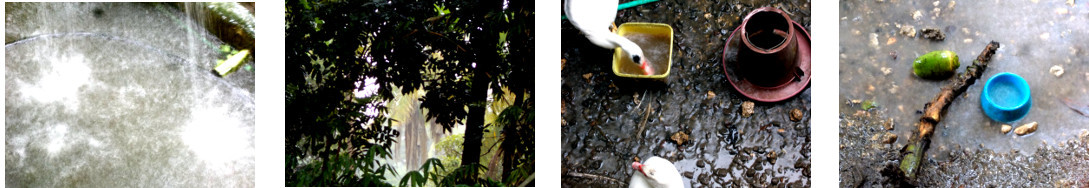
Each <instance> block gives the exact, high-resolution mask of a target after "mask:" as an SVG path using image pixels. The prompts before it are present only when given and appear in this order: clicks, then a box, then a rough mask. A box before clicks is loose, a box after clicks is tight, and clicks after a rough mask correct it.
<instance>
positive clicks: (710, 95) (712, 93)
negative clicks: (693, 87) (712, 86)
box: [707, 91, 715, 99]
mask: <svg viewBox="0 0 1089 188" xmlns="http://www.w3.org/2000/svg"><path fill="white" fill-rule="evenodd" d="M707 98H708V99H710V98H715V92H714V91H707Z"/></svg>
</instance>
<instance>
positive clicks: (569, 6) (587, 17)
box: [563, 0, 654, 75]
mask: <svg viewBox="0 0 1089 188" xmlns="http://www.w3.org/2000/svg"><path fill="white" fill-rule="evenodd" d="M619 5H620V0H564V7H563V11H564V13H565V14H566V15H567V20H570V21H571V24H572V25H575V27H576V28H578V29H579V30H580V31H582V34H583V35H586V39H589V40H590V42H592V43H594V44H595V45H597V46H601V47H602V48H607V49H615V48H616V47H620V49H621V50H624V52H627V53H628V54H629V55H631V60H632V61H633V62H635V64H638V65H639V68H642V69H643V72H644V73H645V74H647V75H651V74H654V69H653V68H651V67H650V63H648V62H647V58H646V56H644V55H643V49H642V48H639V45H636V44H635V43H634V42H631V40H628V39H627V38H624V37H621V36H620V35H617V34H616V33H613V32H611V31H609V26H610V25H612V23H613V21H614V20H616V12H617V8H618V7H619Z"/></svg>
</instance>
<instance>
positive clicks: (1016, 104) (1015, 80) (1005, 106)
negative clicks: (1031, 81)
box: [979, 72, 1032, 122]
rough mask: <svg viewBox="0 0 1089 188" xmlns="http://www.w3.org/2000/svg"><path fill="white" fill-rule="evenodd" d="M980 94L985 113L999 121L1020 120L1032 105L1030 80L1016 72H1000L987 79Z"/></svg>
mask: <svg viewBox="0 0 1089 188" xmlns="http://www.w3.org/2000/svg"><path fill="white" fill-rule="evenodd" d="M979 96H980V103H982V105H983V113H986V114H987V116H989V117H991V119H993V120H995V121H999V122H1012V121H1017V120H1020V119H1021V118H1023V117H1025V115H1027V114H1028V111H1029V107H1032V96H1031V95H1030V92H1029V85H1028V82H1025V79H1024V78H1021V76H1018V75H1017V74H1014V73H1009V72H1003V73H998V74H996V75H994V76H993V77H991V78H990V79H987V83H986V84H985V85H983V94H980V95H979Z"/></svg>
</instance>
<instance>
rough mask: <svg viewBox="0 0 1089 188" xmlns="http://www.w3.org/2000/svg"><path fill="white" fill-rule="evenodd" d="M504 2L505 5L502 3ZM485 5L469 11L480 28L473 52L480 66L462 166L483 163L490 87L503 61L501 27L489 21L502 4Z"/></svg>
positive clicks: (474, 33) (474, 79) (475, 72)
mask: <svg viewBox="0 0 1089 188" xmlns="http://www.w3.org/2000/svg"><path fill="white" fill-rule="evenodd" d="M500 3H501V2H500ZM478 4H479V5H481V6H476V7H474V8H475V9H476V10H469V11H471V12H472V14H473V17H472V19H473V24H472V25H475V26H478V27H480V28H481V29H479V30H474V31H472V34H471V36H472V39H470V40H471V41H472V42H471V43H472V47H473V51H474V52H475V53H476V54H477V58H476V62H474V63H476V67H475V68H474V70H473V75H472V78H471V79H472V83H471V84H472V86H471V87H472V88H471V89H470V90H469V98H470V100H471V101H472V102H470V103H469V115H468V120H467V121H466V125H465V142H464V143H463V146H464V148H463V151H464V153H462V155H461V165H469V164H473V163H480V145H481V141H482V140H483V135H484V112H485V106H486V105H487V102H488V101H487V99H488V86H489V83H490V82H491V80H492V78H491V76H490V72H491V71H492V70H493V69H494V68H495V65H496V63H497V62H498V61H499V50H498V48H497V46H498V43H499V35H498V30H496V29H499V28H493V27H491V25H490V24H489V20H488V19H487V18H485V17H486V16H487V14H488V13H490V12H492V11H499V10H500V9H499V8H498V5H499V4H498V3H495V2H490V3H478Z"/></svg>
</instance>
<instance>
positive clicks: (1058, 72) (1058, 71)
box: [1048, 65, 1065, 77]
mask: <svg viewBox="0 0 1089 188" xmlns="http://www.w3.org/2000/svg"><path fill="white" fill-rule="evenodd" d="M1048 72H1051V74H1052V75H1055V77H1059V76H1062V75H1063V72H1065V71H1064V70H1063V67H1062V66H1059V65H1055V66H1051V70H1048Z"/></svg>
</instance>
